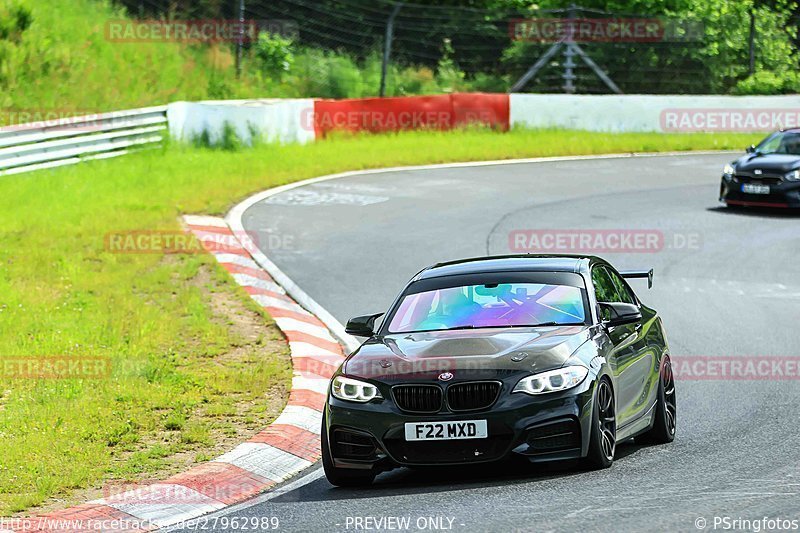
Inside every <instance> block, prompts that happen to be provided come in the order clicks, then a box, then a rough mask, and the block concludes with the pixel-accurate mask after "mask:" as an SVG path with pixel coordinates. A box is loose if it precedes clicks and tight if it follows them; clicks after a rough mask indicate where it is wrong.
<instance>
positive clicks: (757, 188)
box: [742, 183, 769, 194]
mask: <svg viewBox="0 0 800 533" xmlns="http://www.w3.org/2000/svg"><path fill="white" fill-rule="evenodd" d="M742 192H745V193H749V194H769V185H756V184H755V183H742Z"/></svg>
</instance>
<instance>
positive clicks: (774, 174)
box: [719, 129, 800, 208]
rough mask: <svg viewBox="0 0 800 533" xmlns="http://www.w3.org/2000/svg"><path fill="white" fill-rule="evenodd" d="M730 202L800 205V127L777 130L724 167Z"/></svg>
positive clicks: (723, 197) (724, 196) (725, 197)
mask: <svg viewBox="0 0 800 533" xmlns="http://www.w3.org/2000/svg"><path fill="white" fill-rule="evenodd" d="M719 199H720V201H721V202H723V203H725V204H726V205H732V206H748V207H791V208H798V207H800V129H789V130H782V131H778V132H775V133H773V134H772V135H770V136H769V137H767V138H766V139H764V140H763V141H761V142H760V143H759V144H758V145H756V146H751V147H749V148H748V149H747V154H745V155H743V156H742V157H740V158H739V159H737V160H736V161H732V162H731V163H729V164H727V165H725V168H723V169H722V182H721V184H720V189H719Z"/></svg>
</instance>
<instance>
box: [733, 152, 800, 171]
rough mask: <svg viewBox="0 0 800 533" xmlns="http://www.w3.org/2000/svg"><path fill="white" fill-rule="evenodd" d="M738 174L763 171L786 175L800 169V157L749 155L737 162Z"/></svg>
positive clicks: (788, 155) (789, 155)
mask: <svg viewBox="0 0 800 533" xmlns="http://www.w3.org/2000/svg"><path fill="white" fill-rule="evenodd" d="M735 166H736V172H737V173H739V172H742V173H745V174H753V172H754V171H755V170H761V171H762V172H763V173H764V174H786V173H787V172H789V171H791V170H794V169H796V168H798V167H800V157H798V156H796V155H791V154H767V155H757V154H748V155H746V156H743V157H740V158H739V159H738V160H737V161H736V165H735Z"/></svg>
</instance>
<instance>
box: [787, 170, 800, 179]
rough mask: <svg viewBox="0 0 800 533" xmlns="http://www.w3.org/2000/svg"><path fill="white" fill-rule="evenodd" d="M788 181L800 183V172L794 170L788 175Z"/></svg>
mask: <svg viewBox="0 0 800 533" xmlns="http://www.w3.org/2000/svg"><path fill="white" fill-rule="evenodd" d="M786 179H787V180H789V181H800V170H792V171H791V172H789V173H788V174H786Z"/></svg>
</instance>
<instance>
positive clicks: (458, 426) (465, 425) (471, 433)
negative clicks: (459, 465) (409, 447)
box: [406, 420, 489, 440]
mask: <svg viewBox="0 0 800 533" xmlns="http://www.w3.org/2000/svg"><path fill="white" fill-rule="evenodd" d="M488 436H489V431H488V429H487V427H486V420H457V421H454V422H409V423H407V424H406V440H459V439H485V438H487V437H488Z"/></svg>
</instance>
